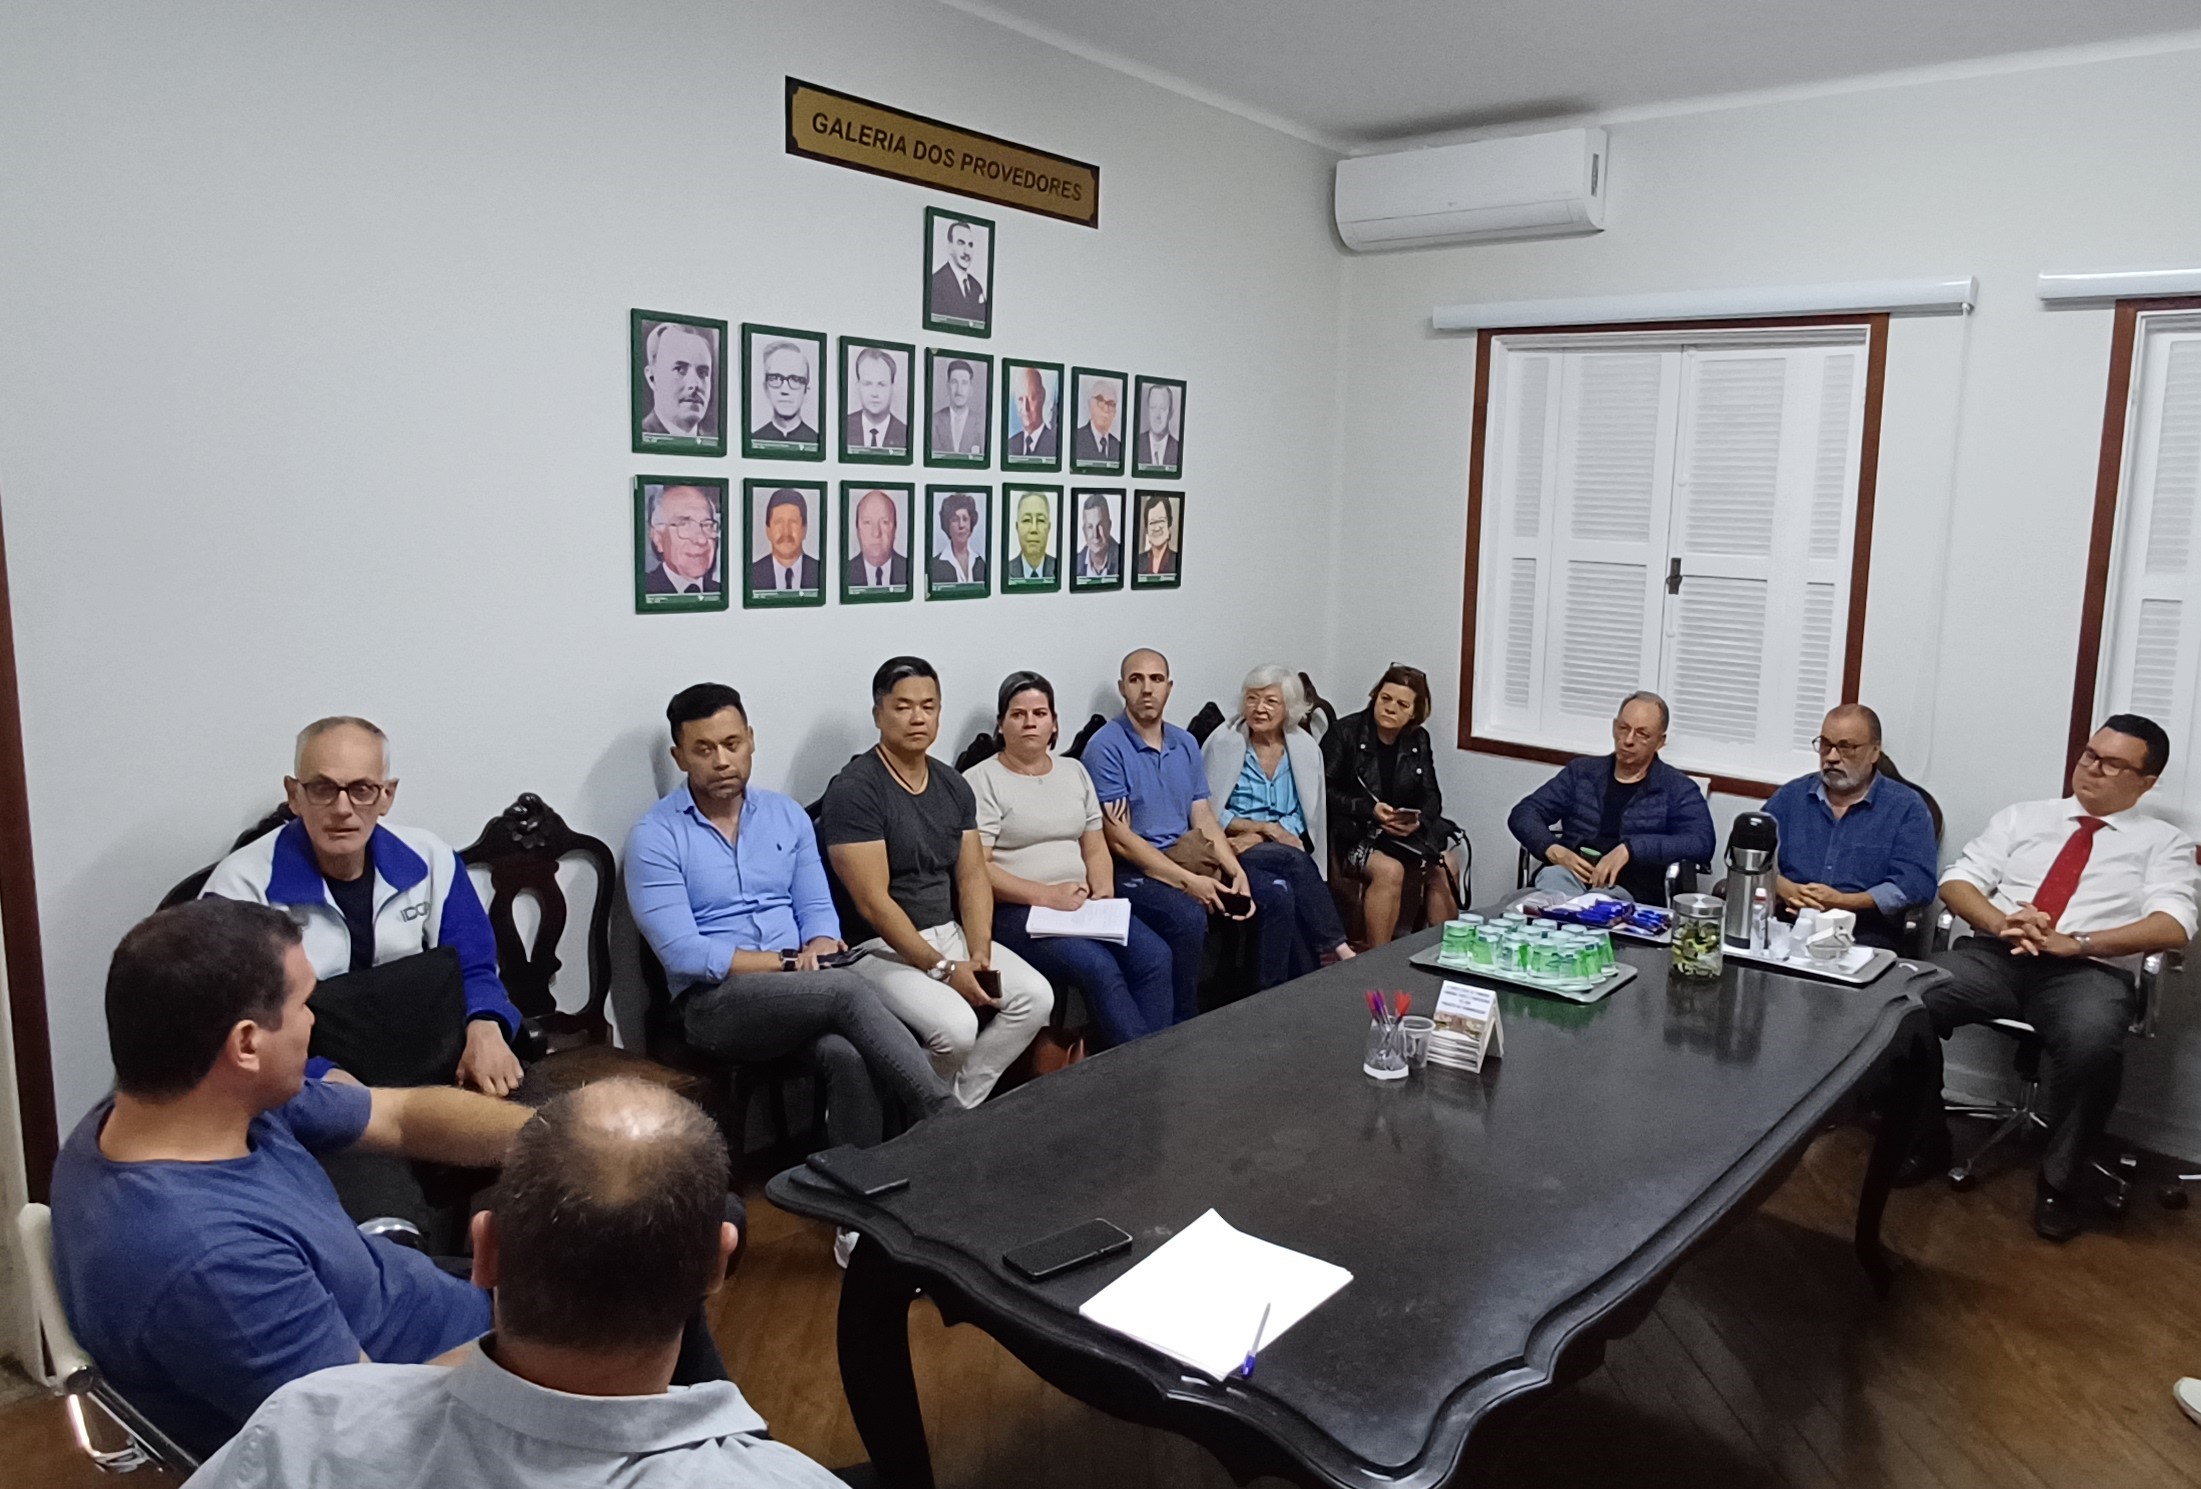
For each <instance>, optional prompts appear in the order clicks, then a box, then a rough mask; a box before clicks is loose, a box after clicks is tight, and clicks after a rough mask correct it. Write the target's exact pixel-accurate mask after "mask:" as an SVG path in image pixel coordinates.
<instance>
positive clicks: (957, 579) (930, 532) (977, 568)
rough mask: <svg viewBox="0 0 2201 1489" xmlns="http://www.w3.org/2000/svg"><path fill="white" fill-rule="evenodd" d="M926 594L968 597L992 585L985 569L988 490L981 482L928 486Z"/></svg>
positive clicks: (990, 497)
mask: <svg viewBox="0 0 2201 1489" xmlns="http://www.w3.org/2000/svg"><path fill="white" fill-rule="evenodd" d="M925 505H926V507H927V509H928V510H929V513H930V516H931V519H932V520H931V521H930V522H929V523H927V524H926V529H925V598H926V599H928V600H963V599H972V598H975V597H976V596H979V595H982V594H985V593H987V592H988V591H989V590H990V589H991V588H992V585H991V583H990V582H989V576H988V574H987V572H986V535H987V527H988V522H989V518H990V517H991V515H992V507H993V491H992V488H990V487H986V486H927V487H926V488H925Z"/></svg>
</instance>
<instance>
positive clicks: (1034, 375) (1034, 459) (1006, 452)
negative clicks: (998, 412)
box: [1001, 361, 1062, 470]
mask: <svg viewBox="0 0 2201 1489" xmlns="http://www.w3.org/2000/svg"><path fill="white" fill-rule="evenodd" d="M1001 375H1002V380H1003V381H1004V382H1006V383H1007V384H1008V392H1009V411H1008V418H1007V420H1006V421H1005V422H1006V423H1007V425H1008V434H1007V436H1006V437H1005V438H1004V439H1003V441H1002V445H1001V463H1002V464H1003V465H1011V466H1025V467H1030V468H1036V469H1041V470H1058V469H1060V468H1061V466H1062V435H1061V432H1060V430H1059V429H1058V428H1057V427H1056V425H1057V422H1058V418H1059V401H1060V398H1061V394H1062V369H1061V368H1059V367H1043V366H1038V365H1035V364H1033V363H1030V362H1006V361H1005V362H1003V363H1002V364H1001Z"/></svg>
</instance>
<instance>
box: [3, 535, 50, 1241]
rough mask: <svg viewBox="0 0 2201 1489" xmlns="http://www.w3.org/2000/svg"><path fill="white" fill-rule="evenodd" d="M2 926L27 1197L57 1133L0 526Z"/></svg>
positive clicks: (43, 1194) (39, 1193) (46, 1171)
mask: <svg viewBox="0 0 2201 1489" xmlns="http://www.w3.org/2000/svg"><path fill="white" fill-rule="evenodd" d="M0 932H4V934H5V936H6V938H7V967H8V994H7V1000H8V1023H9V1032H10V1034H11V1036H12V1038H13V1039H14V1043H15V1092H16V1109H17V1112H18V1114H19V1116H20V1117H21V1119H22V1123H23V1166H24V1168H25V1170H26V1171H27V1175H28V1177H29V1180H30V1197H31V1199H33V1200H34V1201H36V1202H38V1203H40V1204H44V1203H45V1202H46V1200H47V1198H48V1196H49V1194H50V1192H51V1184H52V1180H53V1165H54V1159H55V1157H56V1156H57V1155H58V1154H59V1152H60V1147H61V1132H60V1128H59V1126H58V1125H57V1118H56V1116H55V1112H54V1084H53V1040H52V1035H51V1033H50V1031H49V1029H48V1026H47V1019H46V972H45V958H44V956H43V955H42V954H41V950H40V944H39V936H38V880H37V875H36V873H35V872H34V871H33V869H32V860H31V808H30V792H29V790H28V786H27V781H26V778H25V772H24V766H23V712H22V709H21V707H20V705H19V703H18V687H17V680H16V669H15V623H14V621H13V619H12V618H11V611H10V609H9V606H8V546H7V537H6V534H5V531H4V529H0Z"/></svg>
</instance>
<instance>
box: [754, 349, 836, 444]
mask: <svg viewBox="0 0 2201 1489" xmlns="http://www.w3.org/2000/svg"><path fill="white" fill-rule="evenodd" d="M741 365H742V379H741V453H742V455H743V456H744V457H746V458H747V459H750V460H823V459H825V436H824V435H823V434H821V433H820V432H819V431H821V430H822V429H824V428H825V337H824V336H822V335H820V334H819V333H818V332H816V331H790V330H788V329H787V328H786V327H784V326H754V325H744V326H743V327H742V328H741Z"/></svg>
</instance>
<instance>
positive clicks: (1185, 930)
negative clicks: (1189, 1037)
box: [1116, 861, 1207, 1024]
mask: <svg viewBox="0 0 2201 1489" xmlns="http://www.w3.org/2000/svg"><path fill="white" fill-rule="evenodd" d="M1116 893H1117V894H1118V895H1120V896H1122V897H1123V898H1124V899H1127V900H1129V901H1130V902H1131V919H1132V921H1133V922H1134V923H1135V924H1140V925H1144V926H1145V927H1146V928H1147V929H1148V930H1150V931H1152V932H1153V933H1154V934H1155V935H1157V936H1159V937H1161V939H1162V944H1163V945H1164V946H1167V947H1168V948H1169V960H1170V1003H1171V1008H1170V1017H1171V1021H1172V1022H1173V1023H1179V1024H1181V1023H1183V1022H1184V1021H1185V1020H1186V1019H1188V1018H1191V1017H1192V1016H1193V1015H1194V1014H1196V1013H1198V1012H1199V1011H1200V954H1201V953H1202V952H1203V951H1205V950H1206V949H1207V907H1206V906H1205V905H1202V904H1201V903H1200V902H1199V901H1198V900H1196V899H1194V898H1193V897H1192V896H1191V895H1189V894H1186V893H1185V892H1184V891H1183V890H1181V889H1172V888H1170V887H1169V886H1168V885H1167V884H1163V883H1159V882H1158V881H1156V880H1153V879H1149V878H1147V877H1146V875H1144V874H1142V873H1139V872H1138V871H1137V870H1135V869H1131V868H1128V867H1126V866H1125V865H1124V864H1123V863H1122V862H1121V861H1119V862H1118V863H1117V864H1116Z"/></svg>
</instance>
